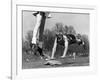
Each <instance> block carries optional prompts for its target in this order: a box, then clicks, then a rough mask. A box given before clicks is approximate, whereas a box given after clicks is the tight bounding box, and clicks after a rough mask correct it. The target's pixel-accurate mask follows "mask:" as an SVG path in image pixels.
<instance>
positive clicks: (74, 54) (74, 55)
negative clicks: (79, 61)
mask: <svg viewBox="0 0 100 80" xmlns="http://www.w3.org/2000/svg"><path fill="white" fill-rule="evenodd" d="M75 57H76V53H75V52H74V53H73V58H74V60H75Z"/></svg>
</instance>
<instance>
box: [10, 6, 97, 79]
mask: <svg viewBox="0 0 100 80" xmlns="http://www.w3.org/2000/svg"><path fill="white" fill-rule="evenodd" d="M50 6H51V5H50ZM50 6H49V7H46V6H43V5H42V6H40V7H39V6H38V5H37V6H36V4H35V5H33V6H32V5H29V4H28V6H27V5H23V4H17V5H16V4H13V9H12V79H15V78H16V79H21V80H22V79H27V78H33V79H34V78H39V77H40V78H42V77H54V76H55V77H56V76H66V75H67V76H69V75H71V76H72V75H87V74H94V73H96V71H97V68H96V67H97V66H96V60H97V59H96V58H97V55H96V46H95V41H96V40H95V39H96V38H95V36H96V34H95V33H96V32H95V25H96V23H95V21H96V10H95V8H93V7H88V8H86V7H76V6H75V7H73V6H68V5H67V6H62V5H61V7H59V6H58V7H54V6H51V7H50ZM22 10H31V11H32V10H33V11H34V10H36V11H37V10H41V11H51V12H52V11H55V12H73V13H89V14H90V43H91V44H90V54H91V55H90V66H83V67H66V68H56V69H55V68H49V69H48V68H46V69H29V70H22V53H21V52H22V51H21V49H22V48H21V46H22V43H21V38H22V35H21V34H22V15H21V13H22ZM94 53H95V54H94ZM16 57H17V58H16ZM65 74H66V75H65Z"/></svg>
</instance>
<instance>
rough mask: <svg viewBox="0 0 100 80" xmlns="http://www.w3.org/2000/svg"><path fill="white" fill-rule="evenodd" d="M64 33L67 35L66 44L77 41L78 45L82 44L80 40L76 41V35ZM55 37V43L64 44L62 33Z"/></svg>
mask: <svg viewBox="0 0 100 80" xmlns="http://www.w3.org/2000/svg"><path fill="white" fill-rule="evenodd" d="M64 35H65V36H66V37H67V40H68V45H71V44H74V43H78V44H79V45H80V44H82V40H80V41H77V40H76V37H75V36H74V35H73V34H64ZM56 38H57V43H58V44H59V45H62V46H64V43H65V40H64V37H63V34H57V35H56Z"/></svg>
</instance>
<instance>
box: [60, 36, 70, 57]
mask: <svg viewBox="0 0 100 80" xmlns="http://www.w3.org/2000/svg"><path fill="white" fill-rule="evenodd" d="M64 40H65V43H64V47H65V49H64V52H63V55H62V56H61V57H62V58H64V57H66V53H67V50H68V40H67V37H66V36H64Z"/></svg>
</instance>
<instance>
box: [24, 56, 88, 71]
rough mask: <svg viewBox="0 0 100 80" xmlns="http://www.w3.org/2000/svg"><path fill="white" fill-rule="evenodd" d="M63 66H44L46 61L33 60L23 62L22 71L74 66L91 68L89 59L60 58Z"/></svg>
mask: <svg viewBox="0 0 100 80" xmlns="http://www.w3.org/2000/svg"><path fill="white" fill-rule="evenodd" d="M56 60H57V61H60V62H61V63H62V65H55V66H50V65H44V63H45V62H46V60H44V59H37V60H35V59H31V60H30V61H28V62H27V61H25V60H22V69H33V68H52V67H74V66H89V57H78V56H76V59H75V60H74V59H73V57H66V58H63V59H61V58H58V59H56Z"/></svg>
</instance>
